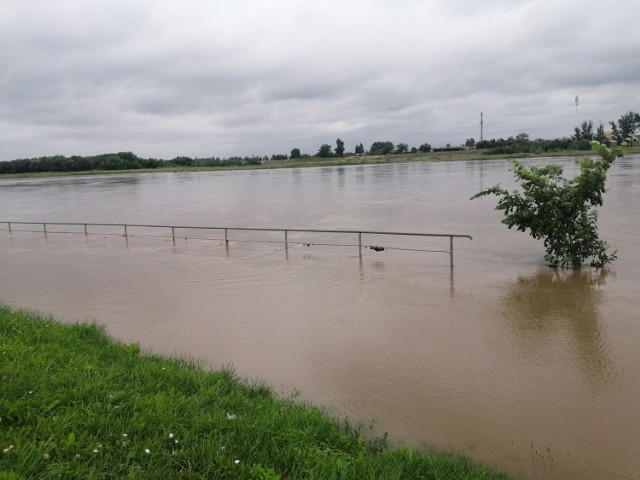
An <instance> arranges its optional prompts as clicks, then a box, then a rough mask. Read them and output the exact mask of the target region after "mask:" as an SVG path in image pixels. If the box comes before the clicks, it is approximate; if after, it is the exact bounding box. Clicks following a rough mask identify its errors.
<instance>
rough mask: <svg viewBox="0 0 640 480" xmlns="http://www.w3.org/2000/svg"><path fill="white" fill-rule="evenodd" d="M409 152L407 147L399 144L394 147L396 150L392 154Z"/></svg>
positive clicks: (404, 144)
mask: <svg viewBox="0 0 640 480" xmlns="http://www.w3.org/2000/svg"><path fill="white" fill-rule="evenodd" d="M408 152H409V145H407V144H406V143H399V144H398V145H397V146H396V149H395V151H394V152H393V153H408Z"/></svg>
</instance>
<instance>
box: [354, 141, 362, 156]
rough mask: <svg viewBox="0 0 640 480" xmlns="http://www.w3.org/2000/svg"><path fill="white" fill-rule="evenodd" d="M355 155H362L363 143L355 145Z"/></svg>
mask: <svg viewBox="0 0 640 480" xmlns="http://www.w3.org/2000/svg"><path fill="white" fill-rule="evenodd" d="M356 155H364V145H362V143H360V144H358V145H356Z"/></svg>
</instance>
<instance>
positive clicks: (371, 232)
mask: <svg viewBox="0 0 640 480" xmlns="http://www.w3.org/2000/svg"><path fill="white" fill-rule="evenodd" d="M0 224H7V225H8V227H9V233H11V232H12V230H11V225H12V224H13V225H42V230H43V233H44V235H45V236H46V235H47V225H56V226H82V227H84V234H85V235H88V234H89V232H88V227H123V228H124V237H125V238H128V237H129V232H128V228H129V227H134V228H167V229H168V228H170V229H171V238H172V239H173V242H174V244H175V241H176V235H175V232H176V229H181V230H184V229H192V230H218V231H224V241H225V243H226V244H229V241H230V240H229V232H230V231H248V232H283V233H284V246H285V249H288V248H289V238H288V236H289V232H296V233H338V234H353V235H358V256H359V257H362V235H394V236H411V237H445V238H446V237H448V238H449V250H439V252H443V253H449V256H450V259H451V261H450V264H451V266H452V267H453V239H454V238H468V239H469V240H473V238H472V237H471V235H464V234H456V233H420V232H385V231H374V230H325V229H315V228H266V227H264V228H262V227H211V226H194V225H149V224H137V223H89V222H23V221H0Z"/></svg>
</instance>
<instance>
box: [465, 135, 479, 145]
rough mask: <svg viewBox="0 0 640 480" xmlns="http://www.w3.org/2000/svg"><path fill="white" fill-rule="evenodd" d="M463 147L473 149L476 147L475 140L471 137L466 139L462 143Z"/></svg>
mask: <svg viewBox="0 0 640 480" xmlns="http://www.w3.org/2000/svg"><path fill="white" fill-rule="evenodd" d="M464 146H465V147H475V146H476V139H475V138H473V137H471V138H467V139H466V140H465V142H464Z"/></svg>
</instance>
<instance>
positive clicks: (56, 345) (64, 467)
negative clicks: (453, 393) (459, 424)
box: [0, 306, 506, 480]
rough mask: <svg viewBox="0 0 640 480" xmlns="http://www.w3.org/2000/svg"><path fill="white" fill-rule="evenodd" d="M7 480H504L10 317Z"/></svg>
mask: <svg viewBox="0 0 640 480" xmlns="http://www.w3.org/2000/svg"><path fill="white" fill-rule="evenodd" d="M0 450H2V451H1V452H0V480H9V479H11V480H18V479H37V478H62V479H72V478H82V479H85V478H86V479H119V478H123V479H124V478H127V479H142V478H144V479H147V478H148V479H236V478H237V479H264V480H268V479H271V480H273V479H279V478H281V479H302V478H304V479H323V480H326V479H338V478H340V479H343V478H344V479H505V478H506V477H505V476H504V475H501V474H498V473H495V472H492V471H490V470H487V469H484V468H481V467H478V466H475V465H473V464H472V463H471V462H470V461H469V460H467V459H466V458H464V457H461V456H456V455H449V454H443V453H436V452H416V451H412V450H409V449H406V448H396V449H392V448H390V447H388V445H387V443H386V439H385V438H366V437H365V436H363V433H362V431H361V429H359V428H355V427H353V426H351V425H349V423H347V422H346V421H345V420H336V419H334V418H332V417H331V416H330V415H329V414H328V413H327V412H325V411H323V410H321V409H318V408H315V407H312V406H310V405H306V404H301V403H297V402H296V401H295V400H294V399H284V400H282V399H278V398H276V397H275V396H274V395H273V393H272V392H271V390H270V388H268V387H266V386H264V385H261V384H256V383H250V382H247V381H244V380H242V379H239V378H237V377H236V376H235V375H234V374H233V373H232V372H231V371H229V370H226V371H209V370H207V369H205V368H202V367H201V366H199V365H198V364H197V363H196V362H194V361H190V360H186V359H171V358H166V357H161V356H157V355H152V354H148V353H144V352H141V351H140V349H139V347H138V345H137V344H131V345H127V344H123V343H119V342H115V341H113V340H111V339H110V338H109V337H108V336H107V335H106V334H105V333H104V331H103V329H102V328H101V327H99V326H96V325H86V324H76V325H62V324H59V323H57V322H55V321H53V320H51V319H43V318H41V317H39V316H36V315H33V314H29V313H25V312H16V311H13V310H11V309H9V308H6V307H1V306H0Z"/></svg>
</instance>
